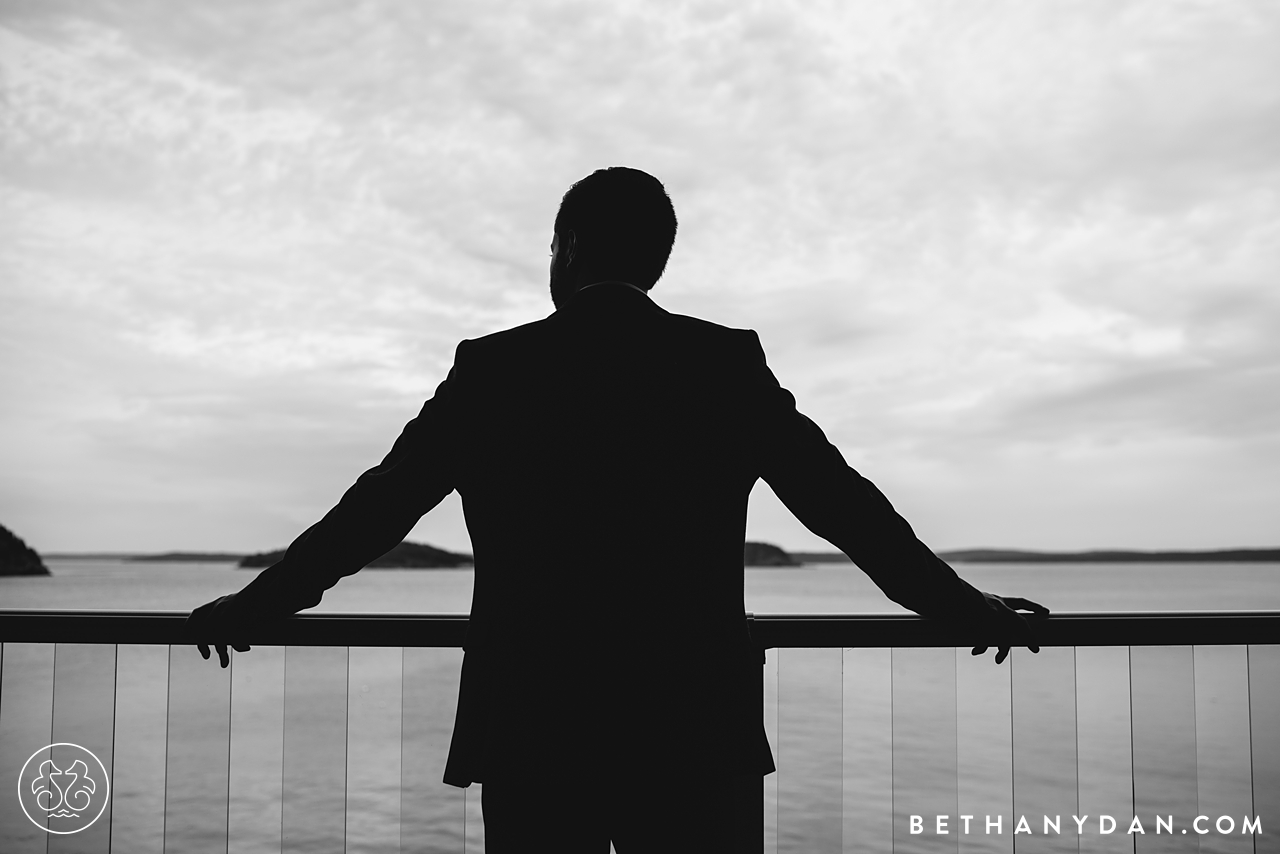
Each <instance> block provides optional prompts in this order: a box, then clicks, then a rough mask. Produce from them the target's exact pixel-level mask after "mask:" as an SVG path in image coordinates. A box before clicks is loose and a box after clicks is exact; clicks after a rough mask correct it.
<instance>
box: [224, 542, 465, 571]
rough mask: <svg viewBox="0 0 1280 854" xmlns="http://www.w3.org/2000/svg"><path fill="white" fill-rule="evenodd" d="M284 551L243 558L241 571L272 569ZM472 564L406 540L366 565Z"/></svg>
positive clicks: (423, 566)
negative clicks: (269, 567)
mask: <svg viewBox="0 0 1280 854" xmlns="http://www.w3.org/2000/svg"><path fill="white" fill-rule="evenodd" d="M284 552H285V550H284V549H277V550H276V551H273V552H260V553H258V554H252V555H246V556H245V557H243V558H241V560H240V563H239V566H240V567H241V568H242V569H257V568H261V567H266V566H271V565H272V564H274V563H278V562H279V561H280V559H281V558H282V557H284ZM474 562H475V561H474V559H473V558H472V557H471V555H469V554H463V553H461V552H450V551H445V550H444V549H438V548H436V547H435V546H429V545H427V544H426V543H411V542H409V541H408V540H405V541H404V542H402V543H400V544H399V545H398V546H395V547H394V548H392V549H391V551H389V552H387V553H386V554H384V555H383V556H382V557H380V558H377V559H375V560H374V561H373V562H372V563H369V564H367V565H368V566H369V567H371V568H373V569H454V568H457V567H460V566H471V565H472V564H473V563H474Z"/></svg>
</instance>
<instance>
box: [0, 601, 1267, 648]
mask: <svg viewBox="0 0 1280 854" xmlns="http://www.w3.org/2000/svg"><path fill="white" fill-rule="evenodd" d="M186 618H187V612H186V611H95V610H46V609H0V642H9V643H11V642H32V643H54V642H57V643H124V644H146V643H153V644H191V643H195V641H196V639H195V638H193V637H191V636H190V635H188V634H187V632H186V631H185V621H186ZM747 619H748V621H749V625H750V627H751V636H752V638H753V640H754V641H755V642H756V643H757V644H759V645H760V646H761V647H762V648H765V649H773V648H778V647H810V648H820V647H963V646H974V645H994V644H993V643H992V642H991V640H990V639H989V638H987V639H984V638H983V637H982V636H981V635H980V633H978V632H976V631H975V630H973V629H971V628H968V627H964V626H958V625H955V624H951V623H947V622H944V621H940V620H929V619H925V618H924V617H918V616H915V615H913V614H748V615H747ZM468 625H469V618H468V616H467V615H466V614H392V613H321V614H316V613H308V614H297V615H295V616H292V617H289V618H287V619H284V620H280V621H278V622H276V623H272V624H269V625H264V626H262V627H261V628H258V629H255V630H253V631H252V632H251V633H250V634H249V635H248V636H246V637H245V638H244V640H245V641H246V642H248V643H250V644H260V645H264V646H283V645H292V646H386V647H461V646H462V645H463V644H464V642H465V641H466V637H467V626H468ZM1035 631H1036V638H1037V640H1038V641H1039V643H1040V645H1041V646H1176V645H1185V644H1202V645H1213V644H1263V643H1277V642H1278V641H1277V639H1280V611H1138V612H1125V613H1121V612H1077V613H1062V614H1053V615H1051V616H1049V617H1046V618H1043V619H1039V620H1037V621H1036V629H1035Z"/></svg>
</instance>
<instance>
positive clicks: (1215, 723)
mask: <svg viewBox="0 0 1280 854" xmlns="http://www.w3.org/2000/svg"><path fill="white" fill-rule="evenodd" d="M1193 657H1194V665H1195V677H1196V683H1195V703H1196V786H1197V800H1198V803H1199V812H1198V815H1204V816H1208V817H1209V821H1208V822H1207V823H1204V822H1202V823H1201V827H1207V828H1208V829H1209V833H1208V834H1206V835H1204V836H1202V837H1201V838H1200V851H1201V854H1253V840H1252V839H1250V838H1249V837H1248V836H1244V835H1242V834H1240V833H1239V822H1240V819H1241V817H1242V816H1245V815H1252V814H1253V785H1252V783H1253V781H1252V774H1251V773H1250V764H1251V760H1250V758H1249V661H1248V655H1247V650H1246V648H1245V647H1243V646H1239V645H1236V646H1197V647H1195V649H1194V651H1193ZM1224 815H1229V816H1233V819H1232V821H1234V822H1235V823H1236V829H1237V832H1236V833H1235V834H1231V835H1224V834H1218V833H1215V832H1214V830H1215V828H1214V827H1213V825H1214V822H1216V821H1217V820H1218V818H1219V817H1220V816H1224ZM1192 832H1195V829H1194V828H1193V831H1192Z"/></svg>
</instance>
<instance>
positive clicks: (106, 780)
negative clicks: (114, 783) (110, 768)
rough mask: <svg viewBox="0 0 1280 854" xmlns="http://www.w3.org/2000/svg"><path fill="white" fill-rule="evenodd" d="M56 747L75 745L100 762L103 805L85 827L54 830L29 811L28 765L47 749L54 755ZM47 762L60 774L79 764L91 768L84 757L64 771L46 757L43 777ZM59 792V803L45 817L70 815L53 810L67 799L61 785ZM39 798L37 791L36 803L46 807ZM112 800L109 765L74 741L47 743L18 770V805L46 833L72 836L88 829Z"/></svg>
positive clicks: (42, 769) (42, 765)
mask: <svg viewBox="0 0 1280 854" xmlns="http://www.w3.org/2000/svg"><path fill="white" fill-rule="evenodd" d="M55 747H74V748H76V749H77V750H81V751H83V752H85V753H87V754H89V755H90V756H92V757H93V761H94V762H96V763H97V764H98V768H99V769H100V770H101V771H102V781H103V782H102V784H103V786H104V787H105V791H104V793H103V796H102V806H100V807H99V808H98V814H97V815H95V816H94V817H93V818H92V819H90V821H89V823H88V824H86V825H85V826H84V827H78V828H76V829H75V830H54V829H53V828H51V827H46V826H45V825H43V824H40V822H38V821H36V820H35V819H34V818H32V817H31V813H30V812H28V810H27V802H26V799H25V798H24V797H23V779H24V778H25V777H26V774H27V767H28V766H29V765H30V764H31V761H32V760H33V759H35V758H36V757H37V756H40V755H41V754H43V753H44V752H45V751H49V754H50V756H52V752H53V748H55ZM45 763H48V764H49V765H50V766H51V767H52V768H53V769H54V770H55V771H57V772H58V774H59V775H62V774H69V773H75V772H74V771H73V770H72V769H74V768H75V766H76V765H77V764H80V765H83V766H84V768H85V770H86V771H87V770H88V768H89V766H88V764H87V763H85V762H84V760H83V759H77V760H76V761H75V762H73V763H72V764H71V766H70V768H69V769H68V770H67V771H62V770H60V769H59V768H58V766H57V765H54V764H53V760H52V759H46V760H45V762H42V763H41V765H40V771H41V777H43V776H44V765H45ZM84 776H85V777H86V778H88V779H89V782H91V783H92V782H93V780H92V778H91V777H89V776H88V775H87V774H86V775H84ZM37 779H39V778H37ZM76 782H77V783H78V782H80V776H79V775H77V778H76ZM54 785H55V786H57V785H58V784H57V783H54ZM95 785H96V784H95ZM46 791H47V790H46ZM75 791H76V793H77V794H80V793H82V792H83V789H80V790H75ZM89 791H90V792H91V793H96V788H91V789H90V790H89ZM58 793H59V801H58V803H57V804H54V806H53V807H50V808H48V809H49V812H50V815H49V816H46V817H45V818H46V820H47V819H48V818H51V817H54V818H65V817H68V816H66V815H60V814H59V813H57V812H53V810H55V809H58V808H59V807H60V806H61V805H62V804H63V802H64V801H65V800H66V792H65V791H64V790H63V789H62V788H61V787H60V786H59V787H58ZM39 798H40V793H37V794H36V805H37V806H40V807H41V809H45V807H44V806H43V805H41V804H40V800H39ZM110 800H111V775H110V774H109V773H107V766H106V765H104V764H103V762H102V760H101V759H99V758H98V754H96V753H94V752H93V751H92V750H90V749H89V748H87V747H85V746H84V745H82V744H76V743H75V742H73V741H55V742H54V743H53V744H46V745H45V746H44V747H42V748H40V749H39V750H37V751H36V752H35V753H32V754H31V755H30V756H29V757H27V761H26V762H24V763H22V770H21V771H19V772H18V805H19V806H21V807H22V814H23V815H25V816H26V817H27V820H28V821H30V822H31V823H32V824H34V825H35V826H36V827H38V828H40V829H41V830H43V831H44V832H45V833H53V834H56V835H58V836H70V835H71V834H74V833H79V832H80V831H82V830H88V829H89V828H90V827H92V826H93V825H94V824H95V823H97V821H98V819H100V818H102V814H103V813H104V812H106V811H107V804H108V802H110ZM91 803H92V795H91V797H90V804H91Z"/></svg>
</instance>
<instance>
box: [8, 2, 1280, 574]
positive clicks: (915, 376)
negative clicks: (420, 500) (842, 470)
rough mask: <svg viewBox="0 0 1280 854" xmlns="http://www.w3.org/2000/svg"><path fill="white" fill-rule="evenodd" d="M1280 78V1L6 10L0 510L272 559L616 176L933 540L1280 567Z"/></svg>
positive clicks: (939, 544)
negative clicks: (650, 195)
mask: <svg viewBox="0 0 1280 854" xmlns="http://www.w3.org/2000/svg"><path fill="white" fill-rule="evenodd" d="M1278 81H1280V8H1278V7H1277V6H1276V5H1275V4H1274V3H1267V2H1256V3H1251V2H1230V0H1211V2H1172V1H1171V0H1152V1H1151V2H1117V0H1098V2H1085V0H1071V2H1036V3H1026V2H1021V0H1009V2H974V3H969V2H966V3H944V2H919V3H914V2H904V0H883V2H858V3H847V2H839V0H837V1H836V2H805V3H781V2H769V3H749V2H743V1H742V0H731V1H730V2H688V3H677V2H670V3H656V2H634V3H623V2H554V3H552V2H531V0H468V2H457V3H404V2H393V0H387V2H347V1H346V0H341V2H338V0H325V1H324V2H321V1H320V0H317V2H271V3H262V2H258V0H242V1H241V2H228V0H222V2H219V3H216V4H215V3H208V2H174V0H151V2H143V0H133V2H129V3H123V4H121V3H113V2H101V3H98V2H89V0H85V2H56V1H55V0H39V1H38V2H37V0H30V2H13V0H0V400H2V401H3V403H2V404H0V407H2V408H0V523H3V524H4V525H6V526H8V527H9V528H11V529H13V530H14V531H15V532H17V533H18V534H19V535H20V536H22V537H24V538H25V539H26V540H27V541H28V542H30V543H31V544H32V545H34V546H35V547H36V548H38V549H41V550H46V551H53V550H84V549H104V550H105V549H122V550H129V549H138V550H159V549H168V548H191V549H230V550H239V549H246V550H248V549H263V548H271V547H278V546H283V545H285V544H286V543H287V542H288V541H289V540H291V539H292V538H293V536H295V535H296V534H297V533H298V532H299V531H300V530H302V529H303V528H304V527H306V526H307V525H308V524H310V523H311V522H313V521H314V520H315V519H316V518H318V517H319V516H320V515H321V514H323V513H324V511H325V510H327V508H328V507H329V506H330V505H331V504H332V503H333V502H334V501H335V500H336V499H337V498H338V497H339V496H340V495H341V493H342V491H343V489H345V487H346V486H347V485H349V483H350V482H351V481H352V480H353V479H354V478H355V477H356V476H357V475H358V474H359V473H360V472H361V471H362V470H364V469H365V468H367V467H369V466H370V465H373V464H374V463H376V462H377V460H378V459H380V458H381V456H382V455H383V454H384V453H385V452H386V450H387V449H388V448H389V447H390V444H391V442H392V441H393V440H394V438H395V436H396V435H397V433H398V432H399V429H400V427H401V426H402V424H403V423H404V422H405V421H406V420H408V419H409V418H411V417H412V416H413V415H414V414H415V413H416V411H417V409H418V408H419V407H420V405H421V402H422V400H423V399H424V398H425V397H427V396H429V395H430V393H431V391H432V390H433V389H434V387H435V385H436V383H438V382H439V381H440V380H441V379H442V378H443V376H444V374H445V372H446V371H447V370H448V368H449V365H450V363H451V361H452V355H453V349H454V347H455V345H456V344H457V342H458V341H459V340H460V339H463V338H468V337H475V336H479V335H484V334H486V333H489V332H492V331H495V330H498V329H501V328H504V327H507V326H510V325H513V324H517V323H521V322H525V321H529V320H533V319H536V318H539V317H542V316H545V315H546V314H547V313H549V312H550V310H551V305H550V300H549V298H548V295H547V284H546V267H547V260H548V259H547V244H548V242H549V240H550V237H551V223H552V219H553V217H554V214H555V209H556V206H557V204H558V202H559V198H560V196H561V194H562V193H563V192H564V190H565V188H566V187H567V186H568V185H569V184H570V183H571V182H572V181H574V180H576V179H578V178H580V177H582V176H583V175H585V174H587V173H589V172H590V171H592V170H593V169H595V168H598V167H601V166H607V165H616V164H625V165H630V166H635V167H638V168H642V169H646V170H648V171H650V172H652V173H654V174H655V175H657V176H659V177H660V178H661V179H662V180H663V181H664V182H666V184H667V187H668V189H669V191H670V193H671V196H672V198H673V200H674V202H675V206H676V211H677V214H678V215H679V217H680V223H681V224H680V235H679V238H678V240H677V243H676V247H675V252H674V254H673V256H672V259H671V263H670V265H669V266H668V268H667V273H666V275H665V276H664V278H663V279H662V281H661V282H659V284H658V287H657V288H656V289H655V291H654V294H653V295H654V298H655V299H656V300H657V301H658V302H659V304H661V305H662V306H664V307H665V308H667V309H669V310H671V311H676V312H681V313H686V314H694V315H699V316H702V317H705V318H707V319H710V320H714V321H717V322H720V323H724V324H727V325H732V326H740V327H751V328H754V329H756V330H758V331H759V332H760V334H761V338H762V340H763V342H764V344H765V348H766V352H767V353H768V355H769V359H770V363H771V365H772V366H773V369H774V371H775V373H776V374H777V375H778V377H779V379H780V380H781V381H782V383H783V384H784V385H786V386H788V387H789V388H790V389H792V390H793V391H794V393H795V394H796V397H797V399H798V401H799V403H800V406H801V408H802V410H803V411H805V412H806V413H808V414H809V415H811V416H812V417H813V418H814V419H815V420H816V421H818V423H819V424H821V425H822V426H823V427H824V428H825V429H826V430H827V432H828V435H829V436H830V437H831V438H832V440H833V441H834V442H835V443H836V444H837V445H838V446H839V447H840V448H841V450H842V451H843V452H844V454H845V456H846V458H847V459H848V460H849V462H850V464H852V465H853V466H854V467H855V468H857V469H859V470H860V471H861V472H862V473H863V474H865V475H866V476H867V477H869V478H871V479H872V480H873V481H875V482H876V483H877V484H879V485H880V486H881V488H882V489H883V490H884V491H885V492H886V494H888V495H889V497H890V498H891V499H892V500H893V501H894V503H895V504H896V506H897V507H898V508H899V510H901V511H902V512H903V513H904V515H906V516H907V518H908V519H910V520H911V521H912V523H913V525H914V526H915V527H916V530H917V531H918V532H919V533H920V534H921V536H922V537H923V538H924V539H925V540H926V542H928V543H930V544H931V545H933V546H934V547H935V548H939V549H945V548H954V547H964V546H976V545H1003V546H1016V547H1031V548H1037V547H1038V548H1086V547H1102V546H1121V547H1146V548H1175V547H1214V546H1229V545H1241V546H1260V545H1278V544H1280V525H1278V523H1277V521H1276V519H1277V518H1280V514H1278V513H1277V511H1278V510H1280V82H1278ZM749 534H750V536H752V537H753V538H756V539H766V540H771V541H774V542H777V543H780V544H782V545H784V546H788V547H792V548H813V547H817V546H821V545H822V543H821V541H819V540H817V539H816V538H814V537H813V536H812V535H810V534H809V533H808V532H807V531H805V530H804V529H803V528H802V527H801V526H800V525H799V524H798V523H797V522H795V521H794V519H792V518H791V517H790V516H789V515H788V514H787V512H786V511H785V509H783V508H782V507H781V506H780V505H779V504H778V502H777V500H776V499H775V498H774V497H773V496H772V494H771V493H770V492H769V491H768V489H767V487H765V486H764V485H760V486H758V487H757V489H756V492H755V493H754V494H753V497H752V515H751V520H750V530H749ZM413 536H414V538H416V539H421V540H426V541H429V542H434V543H437V544H441V545H445V546H448V547H455V548H466V547H468V544H469V541H468V539H467V536H466V531H465V527H464V525H463V523H462V519H461V512H460V509H459V505H458V502H457V500H456V496H454V497H453V498H451V499H450V500H449V501H448V502H447V503H446V504H445V505H442V506H441V507H440V508H438V509H437V510H436V511H435V512H433V513H432V514H429V515H428V516H427V517H425V518H424V519H423V521H422V522H421V523H420V525H419V526H418V528H416V529H415V532H414V534H413Z"/></svg>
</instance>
